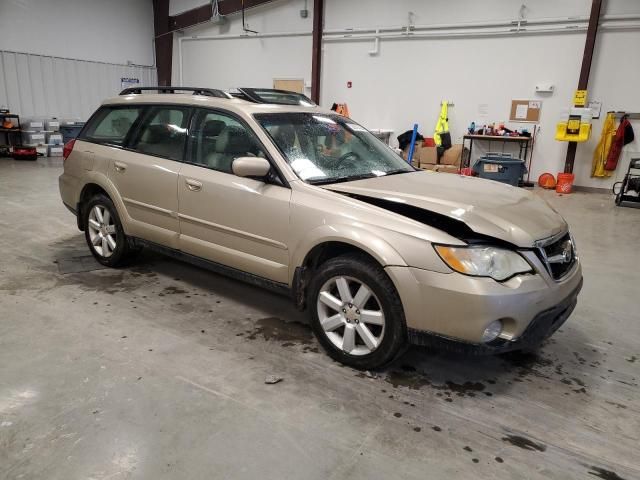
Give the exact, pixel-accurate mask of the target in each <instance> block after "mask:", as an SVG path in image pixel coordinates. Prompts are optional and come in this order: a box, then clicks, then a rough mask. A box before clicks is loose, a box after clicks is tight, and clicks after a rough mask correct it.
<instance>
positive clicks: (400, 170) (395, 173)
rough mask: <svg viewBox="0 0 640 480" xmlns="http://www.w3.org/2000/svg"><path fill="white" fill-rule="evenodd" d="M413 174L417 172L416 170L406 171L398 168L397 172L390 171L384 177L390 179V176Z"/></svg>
mask: <svg viewBox="0 0 640 480" xmlns="http://www.w3.org/2000/svg"><path fill="white" fill-rule="evenodd" d="M411 172H415V170H405V169H404V168H398V169H397V170H389V171H388V172H386V174H385V175H383V177H388V176H389V175H398V174H399V173H411Z"/></svg>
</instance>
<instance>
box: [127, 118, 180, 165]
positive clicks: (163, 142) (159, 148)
mask: <svg viewBox="0 0 640 480" xmlns="http://www.w3.org/2000/svg"><path fill="white" fill-rule="evenodd" d="M189 116H190V109H189V108H187V107H169V106H157V107H155V106H154V107H151V108H150V109H149V112H148V113H147V114H146V116H145V118H144V120H143V121H142V124H141V125H140V128H139V129H138V132H137V134H136V135H135V138H134V139H133V141H132V142H131V144H130V145H129V148H131V149H133V150H136V151H138V152H140V153H145V154H147V155H155V156H158V157H164V158H168V159H171V160H178V161H182V158H183V156H184V146H185V140H186V138H187V126H188V124H189Z"/></svg>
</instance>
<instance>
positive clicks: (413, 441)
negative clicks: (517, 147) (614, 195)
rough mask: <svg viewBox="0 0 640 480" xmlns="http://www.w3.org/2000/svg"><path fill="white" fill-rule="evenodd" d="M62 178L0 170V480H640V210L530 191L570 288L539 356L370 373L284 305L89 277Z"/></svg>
mask: <svg viewBox="0 0 640 480" xmlns="http://www.w3.org/2000/svg"><path fill="white" fill-rule="evenodd" d="M60 172H61V161H59V160H52V159H48V160H47V159H45V160H39V161H38V162H36V163H31V162H13V161H11V160H7V159H1V160H0V249H1V251H2V257H1V260H0V478H2V479H14V478H16V479H17V478H25V479H31V478H47V479H64V480H68V479H75V478H82V479H107V478H111V479H126V478H145V479H162V478H190V479H197V478H203V479H204V478H206V479H211V478H230V479H231V478H233V479H244V478H246V479H257V478H260V479H278V480H281V479H294V478H305V479H316V478H317V479H342V478H350V479H372V478H409V479H413V478H415V479H418V478H420V479H423V478H496V479H507V478H513V479H516V478H518V479H519V478H528V479H548V478H557V479H569V478H593V477H595V478H603V479H619V478H625V479H631V478H640V455H639V454H638V445H640V421H639V420H640V415H639V414H640V388H639V386H638V384H639V383H640V345H639V342H640V323H639V320H640V315H639V314H638V292H639V285H640V269H639V268H638V267H639V265H638V260H639V258H640V255H639V254H638V251H639V250H638V249H639V245H640V222H639V221H638V220H639V218H640V211H638V210H634V209H628V208H615V207H614V206H613V200H612V199H611V198H610V197H609V196H606V195H597V194H580V193H575V194H573V195H569V196H561V197H559V196H556V195H555V194H554V193H550V192H541V194H544V195H545V196H546V197H548V198H549V200H550V201H551V202H552V203H553V204H554V205H555V206H556V207H557V209H558V210H559V211H560V212H561V213H562V214H564V215H565V216H566V218H567V219H568V221H569V222H570V224H571V226H572V229H573V232H574V234H575V237H576V241H577V244H578V249H579V253H580V254H581V257H582V261H583V265H584V276H585V286H584V290H583V293H582V295H581V297H580V301H579V305H578V307H577V309H576V311H575V313H574V314H573V316H572V317H571V319H570V320H569V322H568V324H566V325H565V326H564V327H563V328H562V329H561V330H560V331H559V332H558V333H557V334H556V336H555V337H554V338H553V339H552V340H551V341H550V342H549V343H548V344H547V345H546V346H545V347H544V348H543V349H542V351H541V353H540V355H539V356H533V357H529V358H523V357H521V356H515V357H502V358H483V359H480V360H478V359H473V360H470V359H467V358H463V357H456V356H447V355H444V354H440V353H437V352H433V351H427V350H421V349H412V350H410V351H409V353H408V354H407V355H406V356H405V357H404V358H403V359H401V360H400V361H398V363H397V364H396V365H393V366H391V367H390V368H388V369H386V370H385V371H383V372H377V374H374V375H372V376H367V375H365V374H362V373H359V372H357V371H354V370H351V369H349V368H346V367H342V366H340V365H339V364H337V363H334V362H332V361H331V360H330V359H329V358H328V357H327V356H326V355H324V354H323V353H322V352H321V351H320V349H319V346H318V344H317V343H316V341H315V340H314V339H313V338H312V336H311V333H310V331H309V329H308V328H307V327H306V326H305V325H304V324H303V323H299V322H305V321H306V317H305V316H303V315H302V314H299V313H297V312H296V311H295V310H294V309H293V308H292V307H291V306H290V304H289V303H288V301H287V299H285V298H283V297H279V296H276V295H273V294H271V293H268V292H266V291H262V290H259V289H257V288H253V287H250V286H247V285H244V284H241V283H238V282H235V281H232V280H229V279H226V278H224V277H220V276H217V275H215V274H212V273H210V272H207V271H204V270H201V269H198V268H195V267H192V266H189V265H185V264H181V263H178V262H175V261H173V260H169V259H166V258H163V257H161V256H157V255H154V254H149V253H146V254H144V255H143V256H142V258H141V259H140V261H139V262H138V263H137V264H136V265H135V266H133V267H131V268H129V269H125V270H108V269H96V264H95V263H94V262H93V261H92V259H91V258H90V257H89V253H88V250H87V247H86V246H85V244H84V239H83V236H82V234H81V233H80V232H79V231H78V230H77V229H76V227H75V220H74V218H73V216H72V215H71V214H70V213H68V212H67V211H66V210H65V209H64V207H63V206H62V204H61V202H60V199H59V196H58V192H57V177H58V175H59V173H60ZM64 272H70V273H64ZM269 374H275V375H280V376H282V377H284V380H283V381H282V382H280V383H278V384H276V385H266V384H265V383H264V380H265V377H266V376H267V375H269Z"/></svg>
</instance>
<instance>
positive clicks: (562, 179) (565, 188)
mask: <svg viewBox="0 0 640 480" xmlns="http://www.w3.org/2000/svg"><path fill="white" fill-rule="evenodd" d="M575 178H576V177H575V175H574V174H573V173H559V174H558V182H557V183H556V192H557V193H571V188H572V187H573V180H574V179H575Z"/></svg>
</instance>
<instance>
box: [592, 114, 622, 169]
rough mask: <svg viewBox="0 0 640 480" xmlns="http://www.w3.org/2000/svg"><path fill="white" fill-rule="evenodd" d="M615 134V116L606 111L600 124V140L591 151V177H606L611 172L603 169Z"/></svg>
mask: <svg viewBox="0 0 640 480" xmlns="http://www.w3.org/2000/svg"><path fill="white" fill-rule="evenodd" d="M615 136H616V116H615V114H613V113H608V114H607V118H606V119H605V121H604V123H603V125H602V133H601V134H600V141H599V142H598V145H597V146H596V149H595V150H594V151H593V162H592V164H591V176H592V177H599V178H607V177H610V176H611V174H612V173H613V172H610V171H608V170H605V169H604V165H605V164H606V163H607V156H609V150H611V142H613V139H614V138H615Z"/></svg>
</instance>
